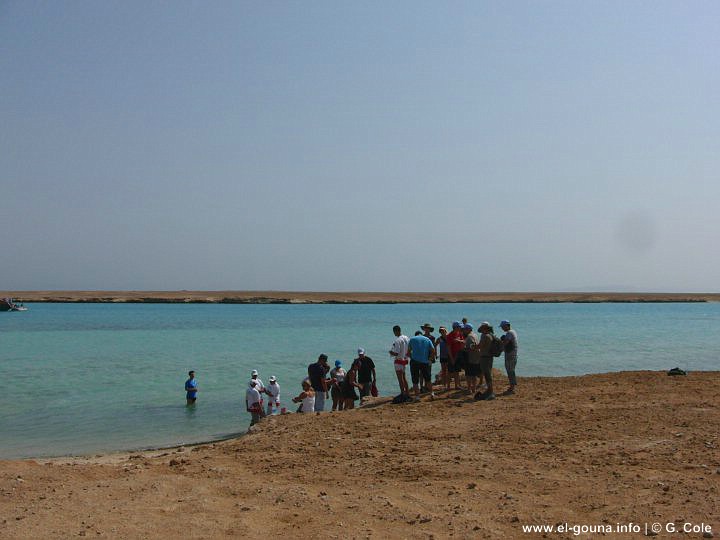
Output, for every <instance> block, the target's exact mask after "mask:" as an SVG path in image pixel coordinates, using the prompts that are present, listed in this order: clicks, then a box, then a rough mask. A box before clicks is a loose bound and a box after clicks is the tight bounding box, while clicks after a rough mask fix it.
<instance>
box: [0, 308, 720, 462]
mask: <svg viewBox="0 0 720 540" xmlns="http://www.w3.org/2000/svg"><path fill="white" fill-rule="evenodd" d="M28 306H29V308H30V310H29V311H27V312H23V313H0V362H1V363H2V366H3V375H4V377H3V379H4V386H5V389H4V391H3V393H2V397H1V398H0V405H1V407H0V429H1V432H2V433H3V437H2V440H0V458H17V457H42V456H59V455H67V454H92V453H98V452H108V451H114V450H132V449H139V448H150V447H159V446H166V445H174V444H181V443H193V442H199V441H205V440H210V439H216V438H222V437H227V436H231V435H234V434H237V433H242V432H244V431H245V430H246V428H247V426H248V423H249V416H248V415H247V413H246V412H245V410H244V396H245V388H246V385H247V381H248V379H249V377H250V371H251V370H252V369H258V370H259V371H260V377H261V378H262V379H263V380H264V381H265V382H266V383H267V379H268V378H269V376H270V375H276V376H277V377H278V380H279V382H280V385H281V389H282V396H281V397H282V401H283V405H287V406H288V408H291V406H292V404H290V403H289V401H290V397H292V396H293V395H296V394H297V393H298V392H299V391H300V385H299V383H300V381H301V379H302V378H303V377H304V376H305V374H306V369H307V365H308V364H309V363H311V362H312V361H314V360H315V359H316V358H317V356H318V354H320V353H321V352H324V353H326V354H327V355H328V356H329V357H330V360H331V362H332V361H333V360H335V359H341V360H342V361H343V364H344V366H345V367H347V366H348V364H349V361H350V360H351V359H352V358H354V357H355V352H356V349H357V348H358V347H364V348H365V349H366V351H367V354H368V356H370V357H372V358H373V359H374V360H375V363H376V365H377V371H378V383H379V384H378V386H379V390H380V393H381V394H382V395H391V394H394V393H396V392H397V383H396V380H395V375H394V373H393V371H392V362H391V360H390V357H389V356H388V354H387V351H388V349H389V347H390V343H391V342H392V339H393V335H392V330H391V329H392V326H393V325H394V324H400V325H401V326H402V327H403V331H404V332H405V333H406V334H407V335H412V334H413V333H414V332H415V330H416V329H418V327H419V325H420V324H422V323H423V322H426V321H427V322H430V323H432V324H433V325H434V326H435V327H436V329H437V327H438V326H439V325H440V324H445V325H446V326H448V325H449V324H450V323H451V322H452V321H453V320H455V319H460V318H462V317H467V318H468V319H469V320H470V322H472V323H475V325H476V326H477V323H479V322H481V321H483V320H488V321H490V322H491V323H492V324H494V325H496V326H497V324H498V322H499V321H500V320H501V319H504V318H507V319H510V320H511V321H512V323H513V326H514V328H515V329H516V330H517V331H518V334H519V339H520V355H519V362H518V376H519V377H523V376H534V375H543V376H563V375H581V374H587V373H601V372H608V371H620V370H666V369H669V368H671V367H675V366H680V367H682V368H683V369H686V370H716V369H718V366H719V365H720V364H719V363H718V360H719V359H720V332H719V331H718V330H719V329H720V304H716V303H688V304H685V303H682V304H676V303H659V304H651V303H638V304H612V303H604V304H539V303H527V304H517V303H513V304H380V305H378V304H370V305H366V304H355V305H336V304H330V305H277V304H275V305H241V304H52V303H47V304H46V303H34V304H28ZM435 334H436V335H437V331H436V332H435ZM496 365H497V367H500V368H502V359H497V360H496ZM189 369H194V370H195V371H196V372H197V379H198V382H199V385H200V392H199V395H198V403H197V405H196V406H195V407H194V408H188V407H186V406H185V397H184V391H183V384H184V382H185V379H186V378H187V371H188V370H189ZM435 369H437V368H435ZM520 384H522V380H520Z"/></svg>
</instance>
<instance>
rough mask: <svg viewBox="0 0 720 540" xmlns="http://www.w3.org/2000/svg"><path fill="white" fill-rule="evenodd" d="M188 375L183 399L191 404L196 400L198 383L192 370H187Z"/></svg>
mask: <svg viewBox="0 0 720 540" xmlns="http://www.w3.org/2000/svg"><path fill="white" fill-rule="evenodd" d="M188 376H189V377H190V378H189V379H188V380H187V381H185V399H187V404H188V405H193V404H194V403H195V402H196V401H197V393H198V383H197V380H196V379H195V372H194V371H188Z"/></svg>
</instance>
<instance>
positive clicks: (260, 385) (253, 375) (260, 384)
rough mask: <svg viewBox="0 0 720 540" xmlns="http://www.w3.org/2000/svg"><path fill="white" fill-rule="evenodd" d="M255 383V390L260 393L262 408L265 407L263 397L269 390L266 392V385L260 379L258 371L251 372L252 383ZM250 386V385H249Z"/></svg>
mask: <svg viewBox="0 0 720 540" xmlns="http://www.w3.org/2000/svg"><path fill="white" fill-rule="evenodd" d="M252 381H255V390H257V391H258V392H259V393H260V406H261V407H263V406H264V404H265V399H264V398H263V396H264V395H265V394H267V390H265V385H264V384H263V382H262V381H261V380H260V377H259V376H258V370H257V369H253V370H252V372H250V382H252ZM248 386H249V384H248Z"/></svg>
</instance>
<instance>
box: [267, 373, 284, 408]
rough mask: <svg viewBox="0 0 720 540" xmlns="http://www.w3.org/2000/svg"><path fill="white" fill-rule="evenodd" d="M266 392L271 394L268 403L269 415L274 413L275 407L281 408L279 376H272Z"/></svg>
mask: <svg viewBox="0 0 720 540" xmlns="http://www.w3.org/2000/svg"><path fill="white" fill-rule="evenodd" d="M265 393H267V395H268V396H270V399H269V400H268V405H267V413H268V416H269V415H271V414H272V413H273V407H275V408H277V409H280V385H279V384H278V382H277V377H275V375H273V376H272V377H270V384H269V385H268V387H267V388H266V389H265Z"/></svg>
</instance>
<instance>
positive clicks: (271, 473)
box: [0, 372, 720, 539]
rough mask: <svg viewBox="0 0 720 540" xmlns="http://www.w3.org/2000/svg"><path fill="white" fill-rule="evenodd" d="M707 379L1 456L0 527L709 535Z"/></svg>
mask: <svg viewBox="0 0 720 540" xmlns="http://www.w3.org/2000/svg"><path fill="white" fill-rule="evenodd" d="M719 385H720V373H718V372H705V373H691V374H690V375H689V376H687V377H668V376H666V375H665V374H664V373H656V372H627V373H613V374H604V375H590V376H584V377H565V378H531V379H521V386H520V387H519V388H520V392H519V393H518V394H517V395H515V396H511V397H503V398H498V399H497V400H495V401H493V402H474V401H471V400H469V399H468V398H467V396H464V395H459V394H455V393H452V392H451V393H450V394H449V395H445V394H442V397H441V399H437V400H435V401H433V402H430V401H423V402H421V403H416V404H406V405H399V406H395V405H391V404H387V403H382V402H383V401H387V399H385V400H383V399H379V403H374V404H372V405H371V406H368V407H363V408H361V409H356V410H354V411H348V412H343V413H332V414H330V413H326V414H323V415H320V416H317V415H297V414H292V415H286V416H282V417H273V418H270V419H267V420H266V421H264V422H262V423H261V424H260V425H259V426H258V427H257V428H254V429H253V431H252V433H251V434H249V435H247V436H244V437H241V438H239V439H235V440H230V441H225V442H222V443H215V444H207V445H200V446H196V447H191V448H180V449H174V450H165V451H153V452H143V453H135V454H118V455H113V456H102V457H96V458H91V459H80V458H71V459H60V460H50V461H43V462H36V461H6V462H0V486H1V493H2V497H0V516H2V517H1V518H0V532H1V533H2V536H3V538H67V537H71V536H72V537H75V536H78V535H80V536H89V537H112V538H170V537H174V538H222V537H229V538H235V537H236V538H342V539H344V538H417V539H430V538H534V537H538V538H539V537H542V535H541V534H539V533H538V534H524V533H523V530H522V526H523V525H529V524H548V525H553V524H558V523H568V524H570V525H573V524H579V525H583V524H588V525H598V524H605V525H615V524H618V523H619V524H626V523H628V522H633V523H642V524H644V523H645V522H648V523H654V522H660V523H663V524H664V523H666V522H678V523H683V522H691V523H697V524H701V523H705V524H709V525H710V526H712V527H714V534H715V537H718V536H719V535H718V532H719V531H720V397H719V396H720V393H718V387H719ZM199 406H202V403H200V404H199ZM591 536H592V537H597V535H591ZM642 536H643V535H642V534H640V535H638V534H614V535H608V537H610V538H639V537H642ZM671 536H672V535H669V534H661V535H660V537H661V538H662V537H671ZM545 537H547V538H577V537H576V536H575V535H574V534H573V533H572V532H570V533H552V534H546V535H545ZM581 537H585V538H587V537H588V536H587V535H585V536H581ZM685 537H687V538H702V537H703V535H702V533H700V534H691V535H687V536H685Z"/></svg>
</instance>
